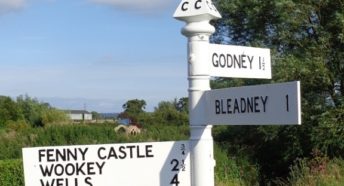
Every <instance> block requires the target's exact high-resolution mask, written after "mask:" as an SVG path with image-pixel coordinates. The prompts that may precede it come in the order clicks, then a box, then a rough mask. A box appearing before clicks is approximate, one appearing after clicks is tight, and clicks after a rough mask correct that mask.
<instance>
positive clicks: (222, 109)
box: [221, 99, 226, 114]
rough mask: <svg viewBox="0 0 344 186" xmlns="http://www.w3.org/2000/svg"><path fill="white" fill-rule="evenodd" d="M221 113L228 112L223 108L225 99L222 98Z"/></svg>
mask: <svg viewBox="0 0 344 186" xmlns="http://www.w3.org/2000/svg"><path fill="white" fill-rule="evenodd" d="M221 114H226V112H225V109H224V108H223V99H221Z"/></svg>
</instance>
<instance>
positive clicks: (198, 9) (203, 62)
mask: <svg viewBox="0 0 344 186" xmlns="http://www.w3.org/2000/svg"><path fill="white" fill-rule="evenodd" d="M174 18H176V19H178V20H181V21H184V22H186V25H185V27H184V28H183V29H182V34H183V35H184V36H186V37H187V38H188V79H189V120H190V127H191V138H190V152H191V170H192V171H191V185H192V186H213V185H214V184H215V183H214V166H215V160H214V153H213V138H212V135H211V129H212V126H210V125H207V123H205V121H206V120H205V113H206V104H205V99H204V98H205V97H204V93H205V91H208V90H210V74H209V70H208V69H209V68H208V67H209V63H208V60H207V59H208V55H209V37H210V35H211V34H213V33H214V32H215V28H214V27H213V26H212V25H211V24H210V23H209V22H210V21H211V20H214V19H219V18H221V15H220V14H219V12H218V11H217V9H216V8H215V6H214V5H213V3H212V2H211V1H210V0H203V1H202V0H182V2H181V3H180V5H179V6H178V8H177V10H176V11H175V13H174Z"/></svg>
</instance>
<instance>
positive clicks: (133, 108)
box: [122, 99, 146, 114]
mask: <svg viewBox="0 0 344 186" xmlns="http://www.w3.org/2000/svg"><path fill="white" fill-rule="evenodd" d="M122 108H123V109H124V112H126V113H132V114H139V113H143V112H144V109H145V108H146V101H145V100H138V99H132V100H129V101H127V102H126V103H125V104H123V106H122Z"/></svg>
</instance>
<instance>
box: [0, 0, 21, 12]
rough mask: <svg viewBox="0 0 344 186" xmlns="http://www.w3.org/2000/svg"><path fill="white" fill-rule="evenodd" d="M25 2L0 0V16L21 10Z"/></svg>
mask: <svg viewBox="0 0 344 186" xmlns="http://www.w3.org/2000/svg"><path fill="white" fill-rule="evenodd" d="M26 1H27V0H0V15H3V14H6V13H8V12H11V11H15V10H18V9H21V8H22V7H24V6H25V3H26Z"/></svg>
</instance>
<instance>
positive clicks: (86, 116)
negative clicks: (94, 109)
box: [66, 110, 93, 122]
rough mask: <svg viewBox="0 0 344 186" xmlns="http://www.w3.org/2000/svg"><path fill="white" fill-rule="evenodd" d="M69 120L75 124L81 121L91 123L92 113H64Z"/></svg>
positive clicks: (73, 111)
mask: <svg viewBox="0 0 344 186" xmlns="http://www.w3.org/2000/svg"><path fill="white" fill-rule="evenodd" d="M66 112H67V114H68V116H69V118H70V119H71V120H73V121H75V122H81V121H86V122H89V121H92V120H93V118H92V113H90V112H88V111H86V110H68V111H66Z"/></svg>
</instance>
